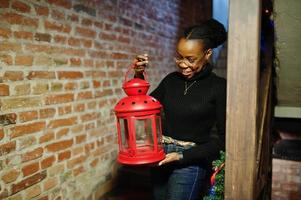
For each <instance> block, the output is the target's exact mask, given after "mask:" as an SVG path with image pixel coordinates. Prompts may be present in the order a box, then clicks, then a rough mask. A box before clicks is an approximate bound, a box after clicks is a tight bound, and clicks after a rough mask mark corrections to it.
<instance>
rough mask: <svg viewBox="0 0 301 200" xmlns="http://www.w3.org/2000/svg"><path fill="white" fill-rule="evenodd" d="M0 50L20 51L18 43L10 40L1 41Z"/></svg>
mask: <svg viewBox="0 0 301 200" xmlns="http://www.w3.org/2000/svg"><path fill="white" fill-rule="evenodd" d="M0 51H14V52H19V51H21V44H20V43H11V42H1V45H0Z"/></svg>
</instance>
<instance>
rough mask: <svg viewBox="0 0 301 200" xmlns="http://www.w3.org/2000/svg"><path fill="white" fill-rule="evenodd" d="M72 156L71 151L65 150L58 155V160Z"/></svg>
mask: <svg viewBox="0 0 301 200" xmlns="http://www.w3.org/2000/svg"><path fill="white" fill-rule="evenodd" d="M70 157H71V151H69V150H68V151H64V152H62V153H59V155H58V161H63V160H67V159H69V158H70Z"/></svg>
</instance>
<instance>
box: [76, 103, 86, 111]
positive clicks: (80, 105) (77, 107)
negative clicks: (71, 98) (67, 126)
mask: <svg viewBox="0 0 301 200" xmlns="http://www.w3.org/2000/svg"><path fill="white" fill-rule="evenodd" d="M74 110H75V111H76V112H83V111H85V104H78V105H76V106H75V108H74Z"/></svg>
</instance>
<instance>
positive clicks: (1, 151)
mask: <svg viewBox="0 0 301 200" xmlns="http://www.w3.org/2000/svg"><path fill="white" fill-rule="evenodd" d="M15 150H16V141H12V142H8V143H5V144H1V145H0V156H2V155H5V154H8V153H10V152H12V151H15Z"/></svg>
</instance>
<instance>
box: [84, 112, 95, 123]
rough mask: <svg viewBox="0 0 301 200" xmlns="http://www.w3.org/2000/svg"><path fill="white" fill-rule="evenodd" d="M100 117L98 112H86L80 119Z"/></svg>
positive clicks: (87, 119) (89, 119)
mask: <svg viewBox="0 0 301 200" xmlns="http://www.w3.org/2000/svg"><path fill="white" fill-rule="evenodd" d="M99 117H100V114H99V113H87V114H84V115H82V116H81V121H82V122H86V121H91V120H95V119H97V118H99Z"/></svg>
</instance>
